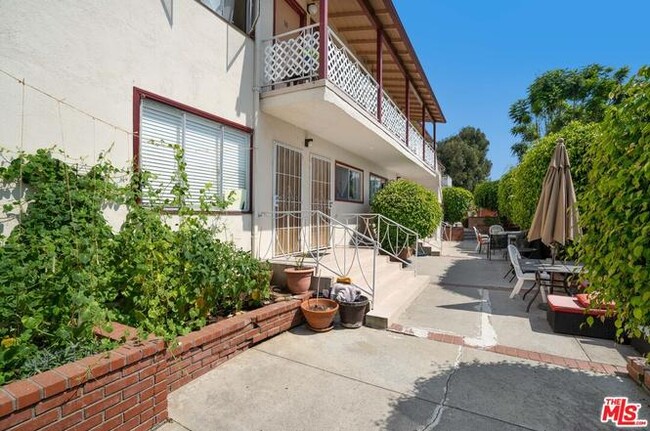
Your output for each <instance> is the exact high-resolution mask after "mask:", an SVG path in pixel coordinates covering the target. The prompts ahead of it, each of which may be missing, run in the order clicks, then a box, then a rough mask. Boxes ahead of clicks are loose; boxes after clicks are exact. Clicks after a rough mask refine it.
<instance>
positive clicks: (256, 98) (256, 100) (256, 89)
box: [248, 0, 261, 257]
mask: <svg viewBox="0 0 650 431" xmlns="http://www.w3.org/2000/svg"><path fill="white" fill-rule="evenodd" d="M260 7H261V4H260V0H257V14H256V16H255V19H254V20H253V24H252V25H251V28H250V31H249V33H248V35H249V36H250V35H251V34H252V33H253V32H254V31H255V27H256V26H257V22H258V20H259V17H260ZM254 40H255V45H254V47H255V48H254V49H255V52H254V55H253V118H252V124H253V131H254V132H253V151H252V153H253V157H252V158H251V172H252V173H253V175H252V179H253V181H251V182H252V184H251V196H252V197H253V199H251V255H252V256H253V257H255V256H257V247H256V244H257V236H258V231H257V229H258V225H257V215H256V214H255V207H256V206H257V205H256V203H255V202H256V201H257V200H258V199H259V196H257V194H256V193H255V192H256V190H255V189H256V187H255V181H257V180H258V179H257V175H255V167H256V166H257V163H256V162H255V159H257V150H258V149H259V147H260V146H259V145H258V144H257V140H258V139H259V135H260V134H259V130H258V128H257V120H258V118H257V112H258V111H259V109H260V91H261V88H260V86H259V85H258V84H259V83H260V81H259V77H258V76H257V73H258V72H257V71H258V70H259V67H258V64H257V62H258V61H259V56H260V38H259V35H257V37H255V39H254Z"/></svg>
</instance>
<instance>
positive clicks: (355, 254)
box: [319, 247, 430, 329]
mask: <svg viewBox="0 0 650 431" xmlns="http://www.w3.org/2000/svg"><path fill="white" fill-rule="evenodd" d="M343 252H344V250H343V247H337V248H336V249H335V250H333V251H330V253H329V254H327V255H325V256H323V257H322V259H321V263H322V264H321V267H320V271H319V272H320V274H319V275H320V277H324V278H329V279H330V281H331V282H332V283H333V282H336V277H337V274H338V273H347V275H348V276H349V277H350V278H351V279H352V283H354V284H357V285H358V286H359V287H361V288H362V289H363V290H364V291H368V292H369V291H370V289H371V285H372V267H373V256H374V254H375V253H374V250H373V249H370V248H352V247H348V248H347V249H346V250H345V253H347V255H346V257H347V261H348V262H347V265H346V266H345V269H344V268H343V264H342V263H343V257H342V256H343ZM411 259H412V260H413V262H415V263H414V264H415V265H417V258H416V257H412V258H411ZM337 262H338V263H337ZM327 268H331V269H332V271H330V270H328V269H327ZM375 271H376V272H375V286H374V293H375V295H374V296H375V298H374V303H373V304H372V309H371V310H370V312H369V313H368V314H367V316H366V326H370V327H372V328H378V329H385V328H387V327H388V326H390V324H391V323H393V322H394V321H395V319H396V318H397V316H399V315H400V314H401V313H402V312H403V311H404V310H405V309H406V308H407V307H408V306H409V305H410V304H411V302H413V300H415V298H416V297H417V296H418V295H419V294H420V293H421V292H422V290H423V289H424V288H425V287H426V286H427V285H428V284H429V281H430V280H429V276H424V275H417V276H416V275H415V271H414V270H413V269H412V267H411V266H408V267H406V268H402V263H401V262H391V260H390V258H389V257H388V256H383V255H377V256H376V257H375ZM322 285H324V283H323V284H322Z"/></svg>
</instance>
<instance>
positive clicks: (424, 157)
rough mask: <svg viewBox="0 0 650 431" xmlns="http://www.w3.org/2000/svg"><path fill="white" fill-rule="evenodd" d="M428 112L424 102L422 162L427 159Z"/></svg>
mask: <svg viewBox="0 0 650 431" xmlns="http://www.w3.org/2000/svg"><path fill="white" fill-rule="evenodd" d="M426 115H427V111H426V109H424V102H422V160H425V159H426V155H427V151H426V149H427V129H426V124H427V117H426Z"/></svg>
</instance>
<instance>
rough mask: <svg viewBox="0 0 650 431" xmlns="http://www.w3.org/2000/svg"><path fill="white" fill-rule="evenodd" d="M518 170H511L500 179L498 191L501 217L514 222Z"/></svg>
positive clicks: (498, 205)
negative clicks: (513, 205)
mask: <svg viewBox="0 0 650 431" xmlns="http://www.w3.org/2000/svg"><path fill="white" fill-rule="evenodd" d="M516 169H517V168H513V169H510V170H509V171H508V172H506V173H505V174H503V175H502V176H501V178H500V179H499V187H498V191H497V207H498V211H499V215H500V216H501V217H504V218H506V219H507V220H512V199H513V193H514V192H513V187H514V184H513V183H514V173H515V170H516Z"/></svg>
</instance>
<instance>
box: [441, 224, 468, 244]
mask: <svg viewBox="0 0 650 431" xmlns="http://www.w3.org/2000/svg"><path fill="white" fill-rule="evenodd" d="M450 230H451V236H449V231H450ZM450 230H449V229H443V234H442V240H443V241H462V240H463V239H464V238H465V228H464V227H462V226H460V227H452V228H451V229H450Z"/></svg>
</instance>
